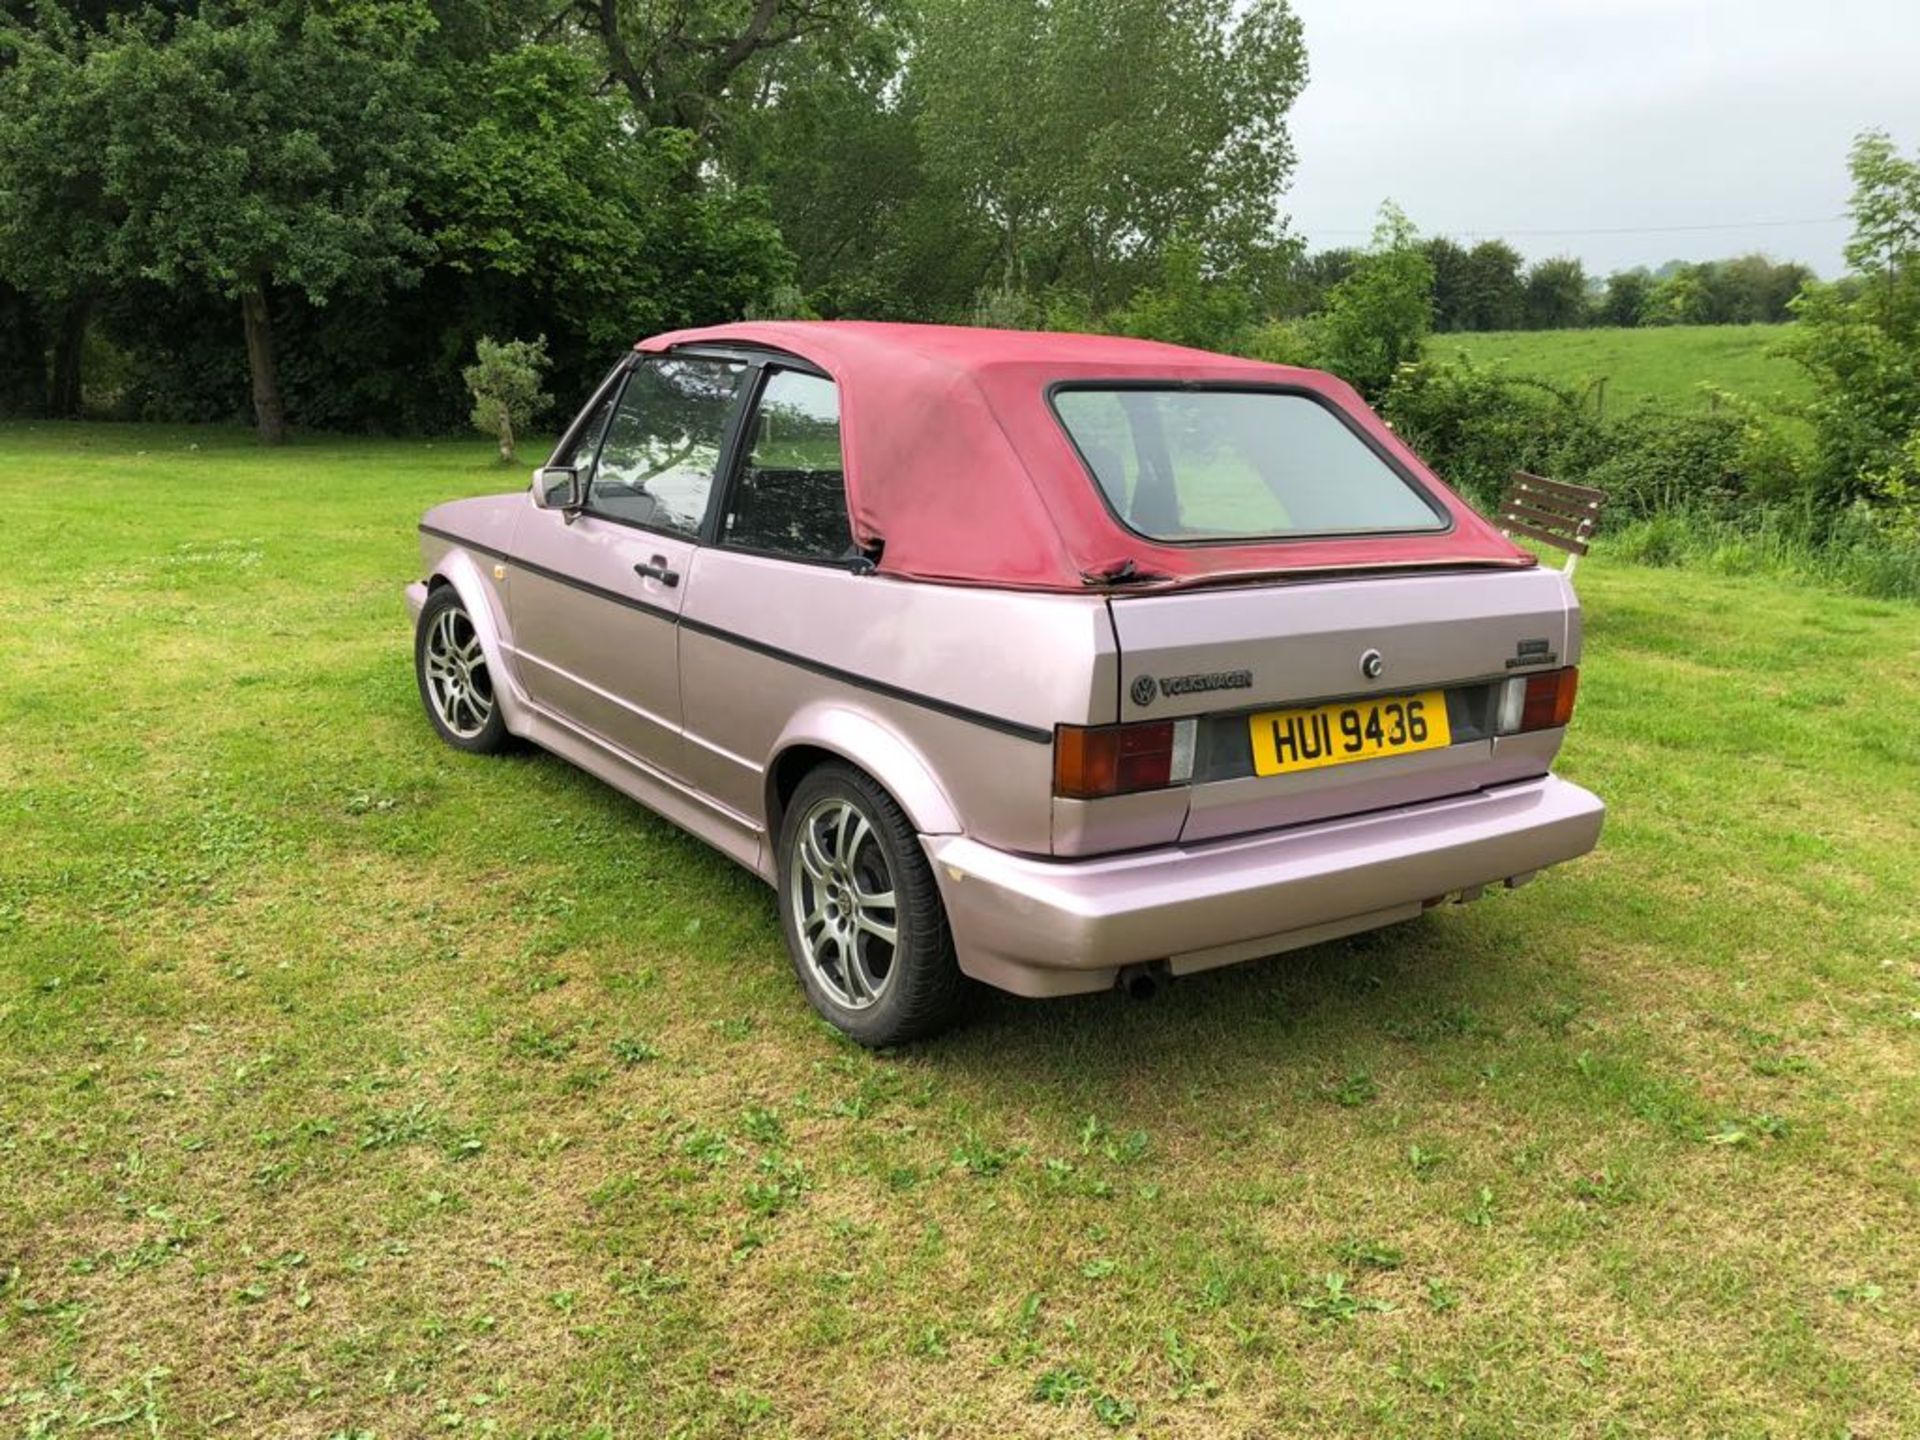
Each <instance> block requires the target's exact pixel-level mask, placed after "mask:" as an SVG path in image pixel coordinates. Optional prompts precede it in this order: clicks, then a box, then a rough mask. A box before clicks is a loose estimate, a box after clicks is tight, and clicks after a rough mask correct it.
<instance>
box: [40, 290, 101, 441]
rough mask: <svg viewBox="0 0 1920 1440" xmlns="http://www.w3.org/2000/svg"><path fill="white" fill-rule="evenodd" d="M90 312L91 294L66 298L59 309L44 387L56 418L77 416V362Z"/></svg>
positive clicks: (91, 309) (78, 404)
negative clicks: (50, 373)
mask: <svg viewBox="0 0 1920 1440" xmlns="http://www.w3.org/2000/svg"><path fill="white" fill-rule="evenodd" d="M92 313H93V297H92V296H87V295H83V296H81V297H80V298H79V299H78V300H73V301H69V302H68V304H67V306H66V308H65V309H63V310H62V311H61V312H60V329H59V332H58V333H57V334H56V335H55V336H54V341H53V376H52V380H51V383H50V384H49V386H48V389H47V411H48V413H49V414H51V415H53V416H54V417H55V418H56V419H60V420H75V419H78V418H79V415H80V400H81V391H80V382H81V369H80V362H81V356H82V354H83V352H84V349H85V346H86V340H87V318H88V317H89V316H90V315H91V314H92Z"/></svg>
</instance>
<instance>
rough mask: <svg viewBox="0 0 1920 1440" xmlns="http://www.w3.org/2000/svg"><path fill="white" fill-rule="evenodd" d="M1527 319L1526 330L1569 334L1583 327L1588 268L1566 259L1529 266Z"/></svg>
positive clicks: (1585, 313) (1543, 261) (1568, 258)
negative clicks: (1568, 332)
mask: <svg viewBox="0 0 1920 1440" xmlns="http://www.w3.org/2000/svg"><path fill="white" fill-rule="evenodd" d="M1526 315H1527V328H1528V329H1529V330H1569V329H1572V328H1573V327H1574V326H1576V325H1583V324H1585V323H1586V319H1587V267H1586V266H1585V265H1583V264H1581V263H1580V262H1579V261H1578V260H1575V259H1572V258H1570V257H1566V256H1561V257H1559V258H1556V259H1552V260H1540V261H1536V262H1535V263H1534V264H1533V265H1531V266H1529V267H1528V269H1527V280H1526Z"/></svg>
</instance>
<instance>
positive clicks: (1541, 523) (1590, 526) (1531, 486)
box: [1500, 470, 1607, 575]
mask: <svg viewBox="0 0 1920 1440" xmlns="http://www.w3.org/2000/svg"><path fill="white" fill-rule="evenodd" d="M1606 503H1607V492H1606V491H1604V490H1595V489H1594V488H1593V487H1592V486H1589V485H1569V484H1568V483H1567V482H1566V481H1564V480H1548V479H1545V478H1543V477H1541V476H1539V475H1529V474H1528V473H1527V472H1526V471H1524V470H1516V471H1514V472H1513V481H1512V483H1510V484H1509V485H1508V486H1507V494H1506V498H1505V499H1503V500H1502V501H1501V502H1500V528H1501V530H1503V531H1504V532H1505V533H1506V534H1508V535H1525V536H1526V537H1527V538H1528V539H1530V540H1538V541H1539V542H1540V543H1541V544H1542V545H1551V546H1552V547H1553V548H1554V549H1556V550H1564V551H1566V553H1567V567H1566V568H1567V573H1568V574H1569V575H1571V574H1572V573H1573V567H1574V566H1575V565H1576V564H1578V563H1579V560H1580V557H1581V556H1582V555H1584V554H1586V553H1587V549H1588V542H1589V541H1591V540H1592V539H1593V531H1594V527H1595V526H1596V525H1598V524H1599V523H1600V511H1601V508H1602V507H1603V506H1604V505H1605V504H1606Z"/></svg>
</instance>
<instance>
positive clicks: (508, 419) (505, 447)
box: [500, 405, 513, 465]
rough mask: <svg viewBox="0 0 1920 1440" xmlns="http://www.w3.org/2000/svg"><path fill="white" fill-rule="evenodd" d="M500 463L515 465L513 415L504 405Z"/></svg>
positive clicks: (501, 409) (501, 410)
mask: <svg viewBox="0 0 1920 1440" xmlns="http://www.w3.org/2000/svg"><path fill="white" fill-rule="evenodd" d="M500 463H501V464H502V465H511V464H512V463H513V415H512V413H511V412H510V411H509V410H508V409H507V407H506V406H504V405H502V406H501V407H500Z"/></svg>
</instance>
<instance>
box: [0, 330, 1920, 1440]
mask: <svg viewBox="0 0 1920 1440" xmlns="http://www.w3.org/2000/svg"><path fill="white" fill-rule="evenodd" d="M1752 333H1753V334H1754V335H1755V337H1756V338H1757V339H1758V338H1762V337H1763V336H1764V332H1752ZM1673 334H1674V332H1648V337H1647V338H1648V339H1649V340H1651V341H1656V342H1658V341H1667V340H1669V339H1670V338H1671V337H1672V336H1673ZM1496 338H1497V337H1496ZM1635 338H1636V339H1637V338H1638V337H1635ZM1722 378H1723V379H1724V378H1726V377H1725V375H1724V374H1723V375H1722ZM1623 383H1624V382H1623ZM193 446H197V449H193V448H190V447H193ZM523 479H524V473H523V472H518V471H516V472H512V473H510V474H509V473H504V472H502V471H501V470H500V469H499V468H498V467H497V466H494V465H492V464H490V463H489V462H488V447H487V445H486V443H485V442H484V441H481V440H474V441H472V442H464V441H462V442H453V443H449V442H441V443H439V444H435V445H432V446H428V445H425V444H423V443H418V442H415V443H407V444H402V443H381V442H359V441H329V442H324V443H310V444H300V445H295V446H293V447H291V448H289V449H287V450H284V451H281V452H278V453H264V452H261V451H259V450H257V449H256V448H254V446H253V445H252V443H251V441H250V440H249V439H248V438H247V437H245V436H244V435H241V434H238V433H236V432H231V431H224V430H198V431H185V430H162V429H157V428H114V427H105V426H101V427H58V426H40V427H38V428H32V427H25V426H13V427H3V428H0V506H3V507H4V508H3V509H0V514H4V516H5V519H4V520H3V521H0V736H3V737H4V739H0V1433H12V1434H22V1435H69V1434H78V1433H81V1432H82V1431H88V1430H92V1429H99V1430H100V1431H101V1432H102V1433H104V1434H107V1435H117V1434H129V1435H132V1434H139V1435H167V1436H187V1435H202V1434H212V1435H235V1436H241V1435H255V1434H266V1433H272V1434H276V1435H291V1436H314V1437H331V1436H363V1435H377V1436H382V1437H385V1436H403V1435H421V1434H427V1433H436V1434H437V1433H443V1432H446V1433H456V1434H464V1433H471V1434H491V1433H498V1434H502V1435H554V1436H561V1435H565V1436H593V1435H604V1436H666V1435H684V1436H735V1435H738V1436H781V1435H809V1436H821V1435H834V1436H874V1437H879V1436H897V1435H909V1434H911V1435H927V1436H959V1435H968V1436H972V1435H980V1436H986V1435H1009V1434H1023V1435H1098V1434H1105V1433H1111V1429H1119V1430H1125V1431H1131V1432H1134V1433H1139V1434H1150V1435H1165V1436H1195V1437H1198V1436H1215V1435H1246V1436H1273V1435H1311V1436H1382V1435H1420V1434H1435V1433H1442V1432H1444V1433H1446V1434H1449V1435H1462V1436H1467V1435H1472V1436H1496V1435H1512V1434H1525V1435H1572V1436H1603V1435H1605V1436H1613V1435H1644V1436H1660V1437H1669V1436H1708V1435H1713V1436H1720V1435H1752V1436H1759V1435H1818V1436H1849V1435H1851V1436H1871V1437H1896V1436H1910V1435H1914V1434H1920V1387H1916V1384H1915V1374H1916V1367H1920V723H1917V722H1916V718H1915V717H1916V715H1920V608H1915V607H1911V606H1901V605H1894V604H1886V603H1873V602H1868V601H1863V600H1857V599H1846V598H1836V597H1834V596H1832V595H1827V594H1822V593H1819V592H1817V591H1814V590H1810V589H1795V588H1790V587H1787V586H1784V585H1781V584H1777V583H1774V582H1770V581H1765V580H1758V579H1730V578H1725V577H1717V576H1714V575H1710V574H1704V573H1699V572H1687V571H1656V570H1647V569H1637V568H1631V567H1626V566H1616V565H1610V564H1609V563H1608V561H1607V558H1606V556H1605V554H1604V552H1602V553H1601V554H1599V555H1597V556H1596V557H1595V558H1594V559H1593V560H1592V561H1591V562H1590V563H1589V564H1588V565H1587V566H1586V567H1585V568H1583V569H1582V571H1581V573H1580V583H1581V589H1582V591H1583V593H1584V595H1585V598H1586V602H1587V606H1588V653H1587V657H1586V665H1585V673H1584V677H1583V683H1582V687H1581V696H1582V699H1581V711H1580V715H1579V717H1578V719H1577V721H1576V725H1575V730H1574V734H1573V737H1572V740H1571V743H1570V744H1569V746H1568V750H1567V753H1566V755H1565V759H1564V765H1563V769H1564V771H1565V773H1567V774H1568V775H1569V776H1570V777H1572V778H1574V779H1576V780H1579V781H1580V782H1582V783H1584V784H1586V785H1589V786H1591V787H1593V788H1594V789H1596V790H1598V791H1599V792H1600V793H1601V794H1602V795H1604V796H1605V797H1606V798H1607V799H1608V801H1609V802H1610V804H1611V807H1612V813H1611V817H1610V820H1609V824H1608V830H1607V833H1606V836H1605V838H1604V840H1603V841H1602V848H1601V849H1600V850H1599V851H1598V852H1597V853H1596V854H1594V855H1593V856H1591V857H1589V858H1587V859H1585V860H1583V861H1580V862H1578V863H1576V864H1574V865H1572V866H1570V867H1567V868H1566V869H1564V870H1563V871H1560V872H1556V873H1554V874H1551V875H1549V876H1547V877H1546V878H1544V879H1542V880H1541V881H1539V882H1538V883H1536V884H1534V885H1532V886H1530V887H1528V888H1527V889H1525V890H1522V891H1519V892H1516V893H1514V894H1512V895H1503V896H1500V897H1497V898H1491V899H1489V900H1487V901H1484V902H1482V903H1480V904H1478V905H1473V906H1468V907H1465V908H1459V909H1452V910H1448V911H1445V912H1440V913H1435V914H1433V915H1431V916H1429V917H1427V918H1425V919H1424V920H1422V921H1420V922H1419V923H1417V924H1414V925H1412V926H1409V927H1404V928H1401V929H1397V930H1393V931H1389V932H1386V933H1383V934H1379V935H1375V936H1371V937H1366V938H1362V939H1357V940H1354V941H1351V942H1345V943H1341V944H1335V945H1329V946H1323V947H1320V948H1318V949H1315V950H1311V951H1308V952H1304V953H1301V954H1298V955H1294V956H1290V957H1287V958H1283V959H1280V960H1276V961H1273V962H1269V963H1263V964H1255V965H1251V966H1244V967H1240V968H1237V969H1233V970H1229V971H1225V972H1220V973H1217V974H1213V975H1209V976H1202V977H1197V978H1194V979H1190V980H1186V981H1183V982H1180V983H1177V984H1175V985H1174V986H1173V987H1172V988H1171V989H1170V990H1169V991H1167V992H1165V993H1164V994H1163V996H1162V998H1161V999H1160V1000H1158V1001H1156V1002H1155V1003H1153V1004H1151V1005H1146V1006H1139V1005H1134V1004H1131V1003H1128V1002H1125V1001H1121V1000H1119V999H1117V998H1114V997H1107V996H1101V997H1090V998H1087V999H1084V1000H1077V1001H1067V1002H1058V1003H1052V1004H1033V1003H1023V1002H1015V1001H1011V1000H1008V1001H1001V1002H997V1003H994V1004H992V1005H990V1006H989V1007H988V1008H987V1009H986V1011H985V1013H984V1014H983V1015H982V1016H981V1017H980V1018H979V1019H978V1020H977V1021H976V1022H975V1023H974V1024H973V1025H972V1026H971V1027H970V1028H968V1029H966V1030H964V1031H962V1032H960V1033H958V1034H955V1035H953V1036H951V1037H950V1038H947V1039H945V1040H942V1041H940V1042H938V1043H934V1044H930V1045H927V1046H924V1047H920V1048H916V1049H914V1050H912V1051H911V1052H909V1053H904V1054H898V1055H890V1056H874V1055H869V1054H866V1053H864V1052H862V1051H859V1050H857V1049H855V1048H853V1047H851V1046H850V1045H848V1044H845V1043H842V1042H840V1041H839V1040H837V1039H836V1038H835V1037H834V1036H833V1035H832V1034H831V1033H830V1032H829V1031H827V1030H826V1029H825V1028H824V1027H823V1026H822V1025H821V1024H819V1023H817V1022H816V1021H815V1020H814V1019H813V1018H812V1017H811V1015H810V1013H809V1011H808V1010H807V1008H806V1006H805V1004H804V1003H803V1001H802V998H801V995H800V992H799V990H798V988H797V986H796V985H795V983H794V981H793V979H792V977H791V975H790V973H789V971H788V968H787V961H786V959H785V956H784V953H783V951H782V948H781V943H780V936H779V930H778V927H777V925H776V923H775V919H774V913H773V906H772V903H771V900H770V898H769V895H768V893H767V892H765V891H764V890H763V889H762V887H761V886H760V885H759V884H758V882H756V881H754V880H753V879H751V878H750V877H749V876H748V875H747V874H745V873H744V872H743V871H740V870H737V869H735V868H733V867H732V866H730V865H729V864H727V863H726V862H725V861H723V860H721V859H719V858H717V857H716V856H714V855H713V854H711V853H709V852H708V851H706V850H704V849H702V848H701V847H700V846H699V845H698V844H696V843H694V842H693V841H691V840H688V839H685V838H683V837H682V836H680V835H679V834H677V833H676V832H674V831H673V830H671V829H670V828H668V827H667V826H666V825H665V824H664V823H662V822H660V821H657V820H655V819H653V818H651V817H650V816H649V815H648V814H646V813H645V812H644V811H642V810H640V809H638V808H637V807H635V806H634V805H632V804H630V803H629V802H627V801H626V800H623V799H621V798H619V797H618V796H616V795H615V794H613V792H611V791H609V790H607V789H605V788H603V787H602V786H600V785H599V784H597V783H595V782H594V781H592V780H589V779H587V778H586V777H585V776H583V775H580V774H578V773H576V772H574V771H572V770H570V769H568V768H567V767H566V766H565V765H563V764H561V763H559V762H558V761H555V760H552V759H550V758H546V757H543V756H541V755H539V754H537V753H529V754H524V755H520V756H516V757H509V758H506V759H496V760H481V759H473V758H470V757H467V756H463V755H460V754H457V753H456V752H454V751H453V750H451V749H448V748H447V747H445V746H443V745H441V744H439V743H438V742H437V741H436V740H435V739H434V738H433V736H432V733H431V732H430V731H429V729H428V727H427V724H426V722H425V720H424V719H423V718H422V716H421V714H420V713H419V706H418V702H417V699H416V696H415V693H414V688H413V680H412V677H411V674H410V671H409V639H408V636H407V634H406V628H405V615H404V611H403V609H402V607H401V601H400V587H401V585H402V583H403V582H405V581H407V580H409V579H412V578H415V576H416V566H417V550H416V541H415V536H414V529H413V527H414V522H415V520H416V518H417V516H418V515H419V512H420V511H421V510H422V509H423V508H424V507H425V506H426V505H428V504H429V503H430V502H432V501H435V500H437V499H440V498H443V497H447V496H451V495H456V494H462V493H477V492H482V491H485V490H488V489H496V488H502V487H504V486H506V485H508V484H511V483H518V482H519V481H521V480H523ZM1110 1427H1111V1429H1110Z"/></svg>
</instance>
